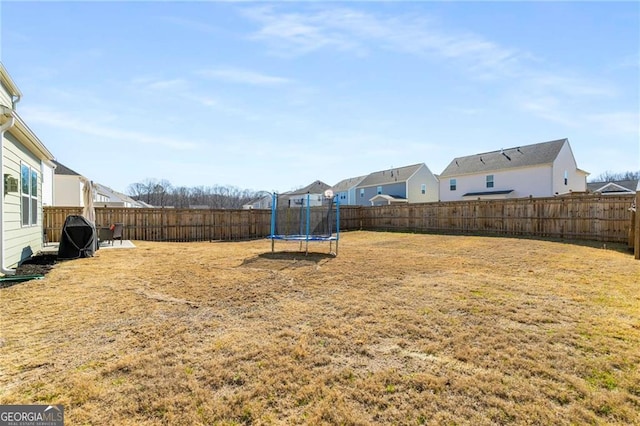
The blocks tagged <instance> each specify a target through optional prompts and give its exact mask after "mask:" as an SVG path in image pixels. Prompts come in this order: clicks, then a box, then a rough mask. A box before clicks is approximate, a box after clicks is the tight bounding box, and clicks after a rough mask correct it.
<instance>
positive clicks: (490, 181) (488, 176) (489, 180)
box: [487, 175, 493, 188]
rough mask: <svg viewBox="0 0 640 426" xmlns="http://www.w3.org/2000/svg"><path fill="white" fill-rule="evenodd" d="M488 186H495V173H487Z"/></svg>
mask: <svg viewBox="0 0 640 426" xmlns="http://www.w3.org/2000/svg"><path fill="white" fill-rule="evenodd" d="M487 188H493V175H487Z"/></svg>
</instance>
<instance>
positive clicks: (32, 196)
mask: <svg viewBox="0 0 640 426" xmlns="http://www.w3.org/2000/svg"><path fill="white" fill-rule="evenodd" d="M20 177H21V181H22V184H21V186H20V190H21V191H20V192H21V210H22V212H21V213H22V226H32V225H37V224H38V172H36V171H35V170H33V169H32V168H30V167H29V166H28V165H26V164H22V165H21V166H20Z"/></svg>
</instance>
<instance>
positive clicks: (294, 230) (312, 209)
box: [267, 192, 340, 256]
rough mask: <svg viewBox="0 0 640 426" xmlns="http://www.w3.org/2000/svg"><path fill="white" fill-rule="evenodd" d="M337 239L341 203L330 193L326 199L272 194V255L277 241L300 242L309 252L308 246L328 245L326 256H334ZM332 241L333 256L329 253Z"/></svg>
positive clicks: (323, 196)
mask: <svg viewBox="0 0 640 426" xmlns="http://www.w3.org/2000/svg"><path fill="white" fill-rule="evenodd" d="M339 237H340V203H339V201H338V198H337V197H334V196H333V194H332V193H330V192H329V193H326V194H325V195H318V194H304V195H297V196H291V195H289V194H275V193H274V194H273V200H272V203H271V234H270V235H269V236H268V237H267V238H270V239H271V251H272V252H273V251H274V244H275V241H276V240H283V241H299V242H300V251H302V244H304V245H305V246H304V251H305V253H308V252H309V242H322V241H328V242H329V252H330V253H331V254H334V255H336V256H337V254H338V240H339ZM334 241H335V252H333V251H332V247H333V242H334Z"/></svg>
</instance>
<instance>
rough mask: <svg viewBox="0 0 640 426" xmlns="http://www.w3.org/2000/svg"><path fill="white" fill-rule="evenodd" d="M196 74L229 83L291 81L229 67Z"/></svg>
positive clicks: (258, 84)
mask: <svg viewBox="0 0 640 426" xmlns="http://www.w3.org/2000/svg"><path fill="white" fill-rule="evenodd" d="M197 74H198V75H201V76H203V77H206V78H211V79H216V80H222V81H227V82H231V83H241V84H249V85H253V86H278V85H282V84H287V83H290V82H291V80H289V79H287V78H283V77H275V76H271V75H267V74H263V73H259V72H256V71H250V70H245V69H240V68H231V67H223V68H213V69H207V70H202V71H199V72H198V73H197Z"/></svg>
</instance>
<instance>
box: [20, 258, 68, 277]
mask: <svg viewBox="0 0 640 426" xmlns="http://www.w3.org/2000/svg"><path fill="white" fill-rule="evenodd" d="M56 263H58V255H57V254H37V255H35V256H32V257H31V258H29V259H27V260H25V261H24V262H22V263H21V264H20V266H18V267H17V268H16V275H37V274H40V275H46V274H47V272H49V271H50V270H51V268H53V266H54V265H55V264H56Z"/></svg>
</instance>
